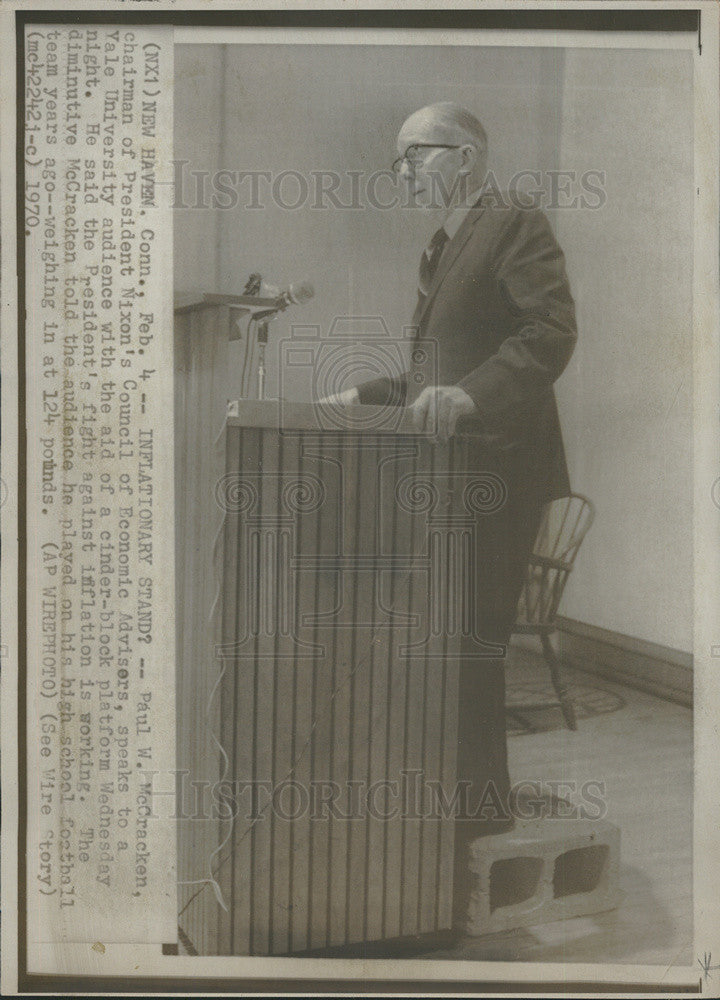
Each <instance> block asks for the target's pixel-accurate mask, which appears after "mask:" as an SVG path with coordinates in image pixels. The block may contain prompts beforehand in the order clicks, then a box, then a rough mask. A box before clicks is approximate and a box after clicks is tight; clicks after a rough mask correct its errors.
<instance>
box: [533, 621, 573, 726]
mask: <svg viewBox="0 0 720 1000" xmlns="http://www.w3.org/2000/svg"><path fill="white" fill-rule="evenodd" d="M540 640H541V642H542V648H543V653H544V654H545V659H546V661H547V665H548V667H549V668H550V678H551V680H552V685H553V687H554V688H555V694H556V695H557V696H558V700H559V701H560V708H561V709H562V714H563V716H564V718H565V722H566V723H567V726H568V729H577V720H576V718H575V709H574V708H573V704H572V701H571V700H570V695H569V694H568V689H567V687H566V686H565V684H564V683H563V680H562V678H561V677H560V664H559V663H558V658H557V656H556V655H555V650H554V649H553V644H552V643H551V642H550V636H549V635H541V636H540Z"/></svg>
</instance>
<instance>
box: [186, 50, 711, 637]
mask: <svg viewBox="0 0 720 1000" xmlns="http://www.w3.org/2000/svg"><path fill="white" fill-rule="evenodd" d="M250 48H252V51H250ZM176 73H177V82H176V123H177V124H176V145H175V157H176V159H178V160H180V159H185V160H188V161H189V164H188V166H187V168H186V170H187V171H190V170H193V169H195V170H203V169H205V170H214V169H217V168H218V167H222V168H224V169H229V170H272V171H273V172H274V173H275V174H278V173H279V172H280V171H282V170H296V171H299V172H301V173H302V174H303V175H306V176H308V177H309V176H310V172H311V171H313V170H335V171H338V172H340V173H341V174H344V175H347V172H348V171H351V170H360V171H366V172H372V171H374V170H377V169H382V168H385V167H389V165H390V163H391V161H392V159H393V158H394V156H395V151H394V140H395V135H396V133H397V130H398V128H399V126H400V124H401V123H402V121H403V119H404V118H405V117H406V116H407V115H408V114H409V113H410V112H412V111H413V110H415V109H416V108H418V107H420V106H422V105H423V104H426V103H430V102H432V101H436V100H442V99H454V100H459V101H461V102H463V103H465V104H467V105H468V106H469V107H470V108H471V109H473V110H474V111H475V112H476V114H477V115H478V116H479V117H480V118H481V120H482V121H483V123H484V125H485V127H486V129H487V132H488V135H489V140H490V167H491V168H492V169H493V171H494V172H495V174H496V176H497V177H498V178H499V179H500V180H501V181H502V180H507V179H509V177H510V176H512V174H513V173H514V172H515V171H516V170H518V169H524V170H542V171H547V170H552V169H556V168H558V167H560V168H562V169H574V170H577V171H582V170H584V169H602V170H605V172H606V186H607V202H606V204H605V206H604V207H603V208H602V210H600V211H590V210H586V211H571V210H567V209H560V210H558V211H556V212H550V213H549V214H550V217H551V221H552V223H553V225H554V226H555V228H556V231H557V232H558V235H559V239H560V242H561V245H562V246H563V248H564V250H565V254H566V258H567V264H568V270H569V273H570V277H571V282H572V287H573V292H574V295H575V298H576V301H577V307H578V317H579V330H580V336H579V342H578V348H577V351H576V354H575V356H574V358H573V361H572V362H571V364H570V367H569V368H568V370H567V372H566V373H565V374H564V375H563V377H562V378H561V380H560V381H559V383H558V387H557V389H558V397H559V403H560V407H561V413H562V418H563V426H564V432H565V440H566V445H567V451H568V459H569V463H570V468H571V476H572V482H573V486H574V488H575V489H577V490H580V491H581V492H585V493H587V494H588V495H589V496H590V497H591V498H592V499H593V500H594V502H595V503H596V506H597V508H598V517H597V521H596V524H595V526H594V527H593V529H592V531H591V533H590V535H589V536H588V539H587V540H586V542H585V545H584V549H583V551H582V552H581V554H580V557H579V561H578V563H577V566H576V570H575V574H574V578H573V580H572V582H571V584H570V585H569V587H568V590H567V594H566V599H565V602H564V609H563V610H564V613H565V614H566V615H567V616H568V617H571V618H577V619H579V620H581V621H584V622H588V623H590V624H592V625H595V626H599V627H602V628H607V629H611V630H614V631H618V632H622V633H626V634H628V635H631V636H635V637H637V638H640V639H643V638H644V639H649V640H652V641H654V642H656V643H661V644H665V645H668V646H671V647H674V648H677V649H680V650H690V649H691V647H692V637H691V622H692V563H691V557H692V539H691V521H692V518H691V511H692V493H691V489H692V487H691V482H692V477H691V440H692V437H691V425H690V420H691V378H690V376H691V369H690V363H691V332H692V330H691V280H692V274H691V269H690V266H689V261H691V259H692V258H691V250H692V159H691V155H692V118H691V115H690V114H689V95H690V93H691V91H690V88H691V85H692V64H691V61H690V55H689V53H668V52H662V51H653V52H641V51H632V50H620V51H615V52H611V51H606V50H594V49H583V50H580V49H578V50H573V51H570V50H568V51H567V52H563V51H562V50H553V49H541V48H534V49H513V48H510V47H507V48H491V49H488V48H484V49H483V48H470V47H465V48H454V49H447V48H441V47H435V46H413V47H406V48H402V49H399V48H396V47H390V46H373V47H363V48H359V47H353V46H343V47H337V46H333V45H328V46H323V47H321V48H317V47H313V48H311V47H308V46H302V45H297V46H252V47H250V46H196V45H188V46H178V47H177V49H176ZM237 190H238V192H239V194H240V199H239V204H238V205H236V206H235V207H233V208H227V209H224V210H220V209H214V210H213V209H211V208H208V209H194V208H187V209H178V210H177V211H176V213H175V226H176V239H175V247H176V250H175V261H176V265H175V287H176V289H186V290H187V289H196V288H197V289H201V290H204V291H223V292H236V293H237V292H240V291H242V287H243V286H244V284H245V281H246V279H247V276H248V274H249V273H250V272H251V271H257V270H259V271H261V272H262V273H263V274H264V275H266V276H267V277H268V278H269V279H271V280H272V281H273V283H275V284H279V285H284V284H285V283H287V282H290V281H293V280H297V279H299V278H303V277H306V276H307V277H308V278H310V279H311V280H312V281H313V282H314V284H315V288H316V297H315V299H314V300H313V301H312V302H311V303H308V304H307V305H305V306H304V307H302V308H300V307H298V308H297V309H294V310H292V311H289V312H288V313H286V314H285V315H284V316H283V317H281V318H280V319H279V320H278V321H276V322H275V323H274V324H273V327H272V336H271V344H270V350H269V356H270V364H271V370H270V373H269V392H270V394H274V393H276V392H277V391H278V385H279V382H278V371H277V360H276V351H275V348H276V345H277V343H278V341H279V340H280V339H281V338H285V337H287V336H288V335H289V330H290V323H291V322H296V323H307V324H317V325H318V326H319V327H320V329H321V331H323V332H324V333H326V332H327V330H328V329H329V327H330V324H331V322H332V320H333V317H335V316H348V315H349V316H357V315H367V314H372V315H379V316H382V317H383V318H384V320H385V322H386V323H387V326H388V328H389V330H390V331H391V335H392V336H394V337H398V336H399V335H400V331H401V328H402V325H403V324H404V323H407V322H408V321H409V318H410V316H411V313H412V307H413V304H414V297H415V293H414V288H415V283H416V275H417V263H418V259H419V254H420V251H421V249H422V247H423V246H424V245H425V243H426V241H427V238H428V236H429V235H430V234H431V233H432V232H433V230H434V229H435V228H436V226H437V224H438V222H437V220H434V219H430V218H428V217H427V216H426V215H424V214H423V213H420V212H418V211H416V210H409V209H407V208H401V207H398V208H395V209H392V210H385V211H383V210H380V209H377V208H372V207H371V206H369V205H368V203H367V199H365V198H362V203H363V206H364V207H363V208H360V209H357V208H353V209H337V208H331V207H324V208H313V207H312V201H313V200H312V198H308V199H307V200H306V202H305V204H304V205H303V206H302V207H301V208H298V209H296V210H289V209H283V208H281V207H279V206H277V205H273V204H272V199H271V198H268V197H265V198H264V199H263V200H264V202H265V205H266V207H264V208H263V209H255V210H253V209H248V208H245V207H243V206H244V204H246V203H247V200H248V198H249V189H248V188H247V186H245V187H243V186H239V187H238V188H237ZM282 190H283V197H284V198H285V199H286V201H290V200H291V199H292V198H293V197H294V195H295V191H296V189H295V188H293V187H292V185H291V184H289V183H288V185H287V187H283V189H282ZM378 191H379V192H380V193H381V194H382V196H383V197H386V196H387V194H388V193H389V192H390V189H389V188H387V187H383V186H382V185H379V187H378ZM347 192H349V188H345V187H344V188H342V189H341V191H340V192H339V193H340V195H341V197H342V199H343V201H346V202H347V200H348V193H347ZM187 200H188V201H189V202H190V203H192V201H193V195H192V188H191V187H190V188H189V192H188V199H187ZM321 204H322V202H321ZM351 326H352V324H351ZM357 326H358V327H361V326H362V324H361V322H360V321H358V323H357ZM244 350H245V344H244V343H242V342H241V343H238V344H235V345H233V352H234V353H233V359H234V360H233V368H234V373H235V377H236V380H237V381H236V387H237V394H238V395H239V393H240V372H241V370H242V361H243V354H244ZM282 391H283V394H284V395H286V396H288V397H290V398H302V397H303V395H304V392H305V389H304V388H303V387H302V386H301V383H300V381H298V380H297V379H295V377H294V375H293V373H292V372H290V373H288V372H287V371H285V372H284V374H283V380H282Z"/></svg>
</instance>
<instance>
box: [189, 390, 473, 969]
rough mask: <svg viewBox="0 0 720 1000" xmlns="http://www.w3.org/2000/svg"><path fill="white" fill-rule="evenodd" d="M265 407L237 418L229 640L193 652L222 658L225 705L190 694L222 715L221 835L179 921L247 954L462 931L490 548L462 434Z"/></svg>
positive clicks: (224, 499) (229, 515)
mask: <svg viewBox="0 0 720 1000" xmlns="http://www.w3.org/2000/svg"><path fill="white" fill-rule="evenodd" d="M306 409H307V410H309V409H310V408H309V407H308V408H306ZM272 412H274V411H272ZM270 413H271V411H270V410H269V409H268V407H267V406H263V404H249V405H248V406H247V407H246V408H245V423H246V425H243V418H242V416H241V418H240V419H237V420H230V421H228V424H229V426H228V427H227V432H226V438H225V441H226V458H225V468H224V474H223V476H222V477H221V478H220V480H219V482H218V483H217V484H216V487H215V491H214V492H215V500H216V510H220V511H221V514H222V518H223V524H224V536H223V541H224V544H223V547H222V564H221V573H222V581H223V585H222V598H221V608H220V610H219V615H220V621H221V631H220V635H221V641H220V642H219V643H216V644H215V646H214V649H213V655H212V656H211V657H208V656H207V655H206V656H204V657H202V658H200V659H198V660H197V661H196V662H186V663H184V664H183V670H184V671H185V672H186V682H185V684H186V689H187V690H191V689H192V688H193V680H192V674H193V672H194V671H196V670H200V669H201V670H203V671H206V670H207V669H208V666H209V664H210V662H211V661H212V663H213V666H212V668H210V670H211V676H210V678H207V677H204V678H202V679H201V683H200V689H199V690H202V692H206V690H207V688H208V686H209V685H210V684H211V683H212V684H213V685H216V687H215V690H216V693H217V701H216V705H217V716H216V717H212V713H211V715H210V716H208V715H207V713H205V714H204V706H203V705H202V697H199V698H198V699H197V700H196V702H195V703H194V704H193V703H192V701H191V700H188V699H187V698H186V699H185V700H184V702H183V705H184V711H185V712H186V713H187V718H186V719H185V720H184V721H183V722H181V727H183V728H187V729H188V731H195V732H197V733H198V734H200V731H201V730H202V729H203V728H206V729H207V728H208V727H213V726H214V727H216V728H215V729H214V731H213V733H212V734H211V735H210V736H209V737H205V738H204V745H205V746H207V747H209V750H208V753H209V761H210V771H212V770H213V769H214V773H215V787H214V790H213V792H211V793H210V797H211V798H212V799H213V802H214V806H215V808H214V811H213V810H212V809H211V810H209V815H210V819H209V820H208V822H207V823H206V825H205V828H206V832H207V830H209V829H211V828H212V824H213V823H214V827H215V829H214V832H213V836H214V843H213V844H212V846H210V845H209V843H208V839H207V838H206V837H205V838H198V837H196V838H195V841H194V844H195V849H196V850H197V851H198V852H200V853H202V852H204V856H203V857H200V856H199V855H198V857H196V859H195V861H196V865H195V869H196V871H195V875H196V876H197V879H198V882H199V883H200V882H202V880H203V878H204V879H205V884H204V886H203V887H202V891H201V892H200V893H199V894H198V895H196V896H195V897H194V898H193V899H192V901H191V902H190V904H189V905H187V906H186V910H185V913H184V914H181V918H180V925H181V928H182V930H183V933H184V934H185V935H186V936H187V938H188V939H189V940H190V941H191V942H192V943H193V945H194V946H195V947H196V948H197V950H198V952H200V953H204V954H213V953H215V954H238V955H242V954H254V955H263V954H298V953H307V952H313V951H319V950H322V949H326V948H329V947H333V946H337V945H347V944H354V943H360V942H365V941H368V942H369V941H377V940H383V939H390V938H397V937H402V936H407V935H418V934H423V933H429V932H433V931H438V930H442V929H446V928H448V927H449V926H450V924H451V915H452V879H453V837H454V822H453V815H452V811H453V806H454V804H455V801H454V796H455V795H456V793H457V788H456V781H455V778H456V775H455V769H456V750H457V715H458V677H459V662H460V655H461V648H466V647H461V641H462V639H463V636H465V637H467V635H468V634H469V633H471V632H472V629H473V608H472V583H471V581H472V574H473V565H474V560H475V559H476V558H477V552H476V546H475V542H474V538H473V533H474V530H475V523H476V512H474V511H473V507H472V503H471V502H470V503H469V501H468V498H469V496H470V494H471V493H472V489H471V487H472V482H471V479H472V476H471V473H469V471H468V468H467V462H466V456H464V453H463V450H464V446H463V445H462V444H461V443H460V442H456V443H452V442H451V443H450V444H446V445H440V444H433V443H432V442H430V441H428V440H427V439H424V438H422V437H420V436H417V435H413V434H409V433H403V432H401V431H397V430H396V431H394V432H393V433H386V432H382V433H381V432H377V433H373V432H372V431H362V432H352V431H347V432H339V431H327V430H318V429H314V428H313V426H312V421H310V420H309V419H308V420H304V419H298V420H296V421H295V423H299V424H301V426H300V427H299V428H298V427H288V426H287V424H283V425H282V426H279V425H278V423H277V421H276V419H275V418H273V419H270V417H269V416H268V414H270ZM300 416H302V414H301V415H300ZM216 555H217V553H216ZM215 610H216V611H217V609H215ZM195 741H196V742H199V743H201V744H202V743H203V738H200V736H199V735H198V737H196V738H195ZM206 763H207V762H206ZM199 770H202V768H200V769H199ZM206 771H207V769H206ZM206 771H205V772H204V774H203V776H202V777H203V778H204V777H205V773H206ZM210 839H211V840H212V839H213V838H212V837H211V838H210ZM190 854H192V850H191V851H190V852H189V854H188V857H189V856H190ZM190 867H192V865H191V866H190ZM203 871H204V872H205V874H203ZM208 873H211V875H209V874H208ZM202 897H204V900H203V899H202ZM200 924H202V925H203V926H202V928H200ZM191 927H192V928H194V929H193V930H191V929H190V928H191ZM197 936H200V937H201V938H202V944H201V945H200V946H198V942H196V941H195V937H197Z"/></svg>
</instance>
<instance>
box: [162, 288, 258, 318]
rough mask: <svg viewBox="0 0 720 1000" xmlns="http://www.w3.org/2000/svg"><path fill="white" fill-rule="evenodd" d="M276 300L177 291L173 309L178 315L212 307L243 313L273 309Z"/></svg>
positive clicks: (250, 296) (249, 296) (253, 296)
mask: <svg viewBox="0 0 720 1000" xmlns="http://www.w3.org/2000/svg"><path fill="white" fill-rule="evenodd" d="M276 305H277V300H276V299H267V298H261V297H259V296H257V295H220V294H216V293H215V292H193V291H176V292H175V294H174V296H173V307H174V311H175V312H176V313H184V312H191V311H192V310H193V309H207V308H208V307H210V306H230V307H231V308H233V309H238V310H240V311H241V312H244V313H248V312H252V311H253V310H256V311H257V310H260V309H272V308H273V307H274V306H276Z"/></svg>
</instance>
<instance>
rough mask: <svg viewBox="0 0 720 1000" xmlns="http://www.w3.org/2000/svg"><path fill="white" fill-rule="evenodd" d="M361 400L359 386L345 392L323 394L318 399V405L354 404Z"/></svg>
mask: <svg viewBox="0 0 720 1000" xmlns="http://www.w3.org/2000/svg"><path fill="white" fill-rule="evenodd" d="M359 402H360V393H359V392H358V388H357V386H355V385H354V386H353V387H352V389H346V390H345V392H334V393H333V394H332V396H323V398H322V399H319V400H318V406H354V405H355V404H356V403H359Z"/></svg>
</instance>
